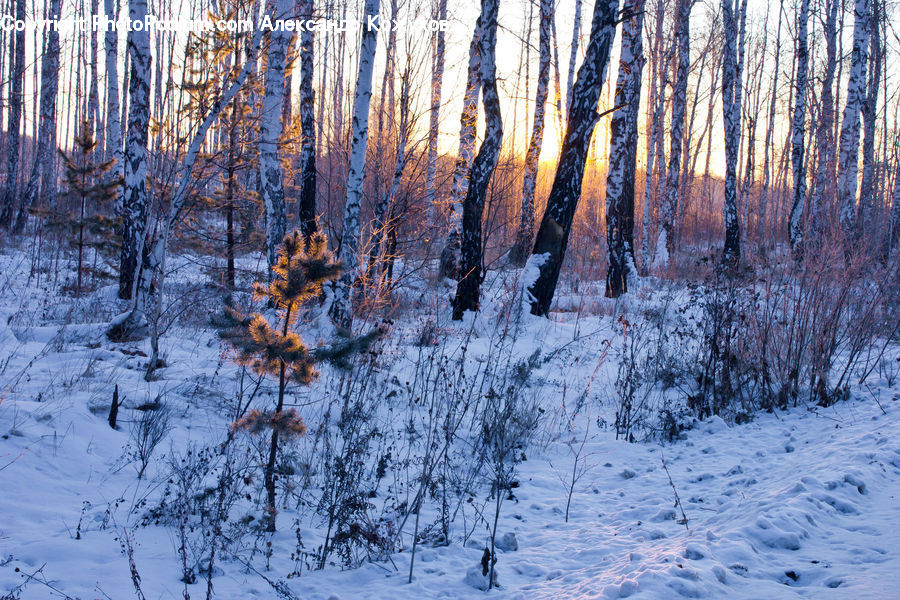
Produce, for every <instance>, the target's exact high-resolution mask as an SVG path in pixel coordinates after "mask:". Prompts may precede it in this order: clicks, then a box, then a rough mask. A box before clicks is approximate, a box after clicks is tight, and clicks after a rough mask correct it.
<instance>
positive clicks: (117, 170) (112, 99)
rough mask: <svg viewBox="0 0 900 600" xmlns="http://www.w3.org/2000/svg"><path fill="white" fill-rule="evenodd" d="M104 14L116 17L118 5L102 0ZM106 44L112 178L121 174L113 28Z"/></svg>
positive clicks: (116, 37)
mask: <svg viewBox="0 0 900 600" xmlns="http://www.w3.org/2000/svg"><path fill="white" fill-rule="evenodd" d="M57 1H58V0H57ZM103 6H104V9H105V11H106V16H107V17H108V18H109V19H111V20H116V19H117V17H118V7H117V6H114V5H113V0H104V1H103ZM104 42H105V46H106V158H107V160H108V159H115V161H116V163H115V164H114V165H113V168H112V175H111V176H112V178H113V179H116V178H119V177H121V176H122V169H123V165H122V122H121V121H120V120H119V110H120V108H119V34H118V33H117V30H116V29H115V28H112V27H110V28H108V29H107V31H106V34H105V38H104Z"/></svg>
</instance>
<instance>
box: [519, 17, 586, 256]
mask: <svg viewBox="0 0 900 600" xmlns="http://www.w3.org/2000/svg"><path fill="white" fill-rule="evenodd" d="M540 19H541V20H540V27H539V42H538V44H539V48H540V51H539V52H540V58H539V62H538V77H537V91H536V92H535V96H534V123H533V124H532V129H531V141H530V142H529V144H528V150H527V152H526V154H525V176H524V179H523V182H522V203H521V210H520V213H519V230H518V233H517V235H516V242H515V245H513V248H512V250H511V251H510V262H512V263H513V264H514V265H516V266H520V267H521V266H522V265H524V264H525V261H526V260H527V258H528V250H529V248H530V246H531V240H532V237H533V235H534V190H535V186H536V184H537V174H538V167H539V162H540V155H541V145H542V143H543V140H544V115H545V113H546V106H547V95H548V91H547V84H548V83H549V81H550V21H551V20H552V19H553V2H552V0H541V17H540ZM573 52H574V51H573Z"/></svg>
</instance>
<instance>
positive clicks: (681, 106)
mask: <svg viewBox="0 0 900 600" xmlns="http://www.w3.org/2000/svg"><path fill="white" fill-rule="evenodd" d="M692 6H693V0H680V2H679V3H678V23H677V28H676V31H675V44H676V46H677V48H678V69H677V72H676V75H675V89H674V91H673V93H672V122H671V128H672V136H671V138H670V144H669V166H668V172H667V174H666V197H665V200H664V201H663V204H662V206H661V207H660V208H661V210H660V213H661V214H660V224H661V225H662V227H661V228H660V230H659V234H658V235H659V236H660V238H658V239H657V243H656V245H657V248H661V247H662V246H663V245H665V247H666V252H667V254H668V255H669V257H670V258H671V257H672V256H674V251H675V221H676V219H677V216H678V192H679V185H680V174H681V151H682V144H683V142H684V141H683V139H682V138H683V137H684V115H685V109H686V107H687V84H688V70H689V68H690V64H691V28H690V23H691V7H692Z"/></svg>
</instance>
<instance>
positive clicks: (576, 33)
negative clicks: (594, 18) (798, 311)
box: [551, 0, 582, 114]
mask: <svg viewBox="0 0 900 600" xmlns="http://www.w3.org/2000/svg"><path fill="white" fill-rule="evenodd" d="M581 3H582V0H575V17H574V19H573V20H572V51H571V52H570V53H569V75H568V77H567V78H566V114H569V111H570V110H571V109H572V87H573V86H574V85H575V62H576V59H577V58H578V46H579V45H580V42H581ZM551 9H552V8H551Z"/></svg>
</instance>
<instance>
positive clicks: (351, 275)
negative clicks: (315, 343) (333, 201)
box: [330, 0, 379, 331]
mask: <svg viewBox="0 0 900 600" xmlns="http://www.w3.org/2000/svg"><path fill="white" fill-rule="evenodd" d="M378 12H379V2H378V0H366V9H365V18H364V20H363V27H362V40H361V42H360V48H359V71H358V73H357V77H356V92H355V95H354V98H353V127H352V129H353V131H352V136H353V137H352V142H351V148H350V168H349V171H348V174H347V195H346V202H345V203H344V227H343V230H342V234H341V252H340V258H341V263H342V264H343V267H344V272H343V273H342V274H341V277H340V279H338V280H337V281H336V282H335V286H334V299H333V300H332V305H331V310H330V313H331V320H332V321H333V322H334V324H335V325H336V326H337V327H338V328H340V329H344V330H347V331H349V330H350V329H351V327H352V325H353V312H352V310H351V306H350V291H351V287H352V285H353V282H354V280H355V279H356V270H357V265H358V264H359V256H358V253H359V234H360V231H359V213H360V205H361V201H362V191H363V189H362V188H363V176H364V174H365V168H366V144H367V142H368V139H369V100H370V99H371V97H372V71H373V69H374V66H375V49H376V47H377V44H378V31H377V29H376V27H373V26H371V23H372V22H373V21H374V22H375V23H377V18H378Z"/></svg>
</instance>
